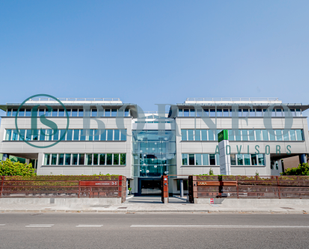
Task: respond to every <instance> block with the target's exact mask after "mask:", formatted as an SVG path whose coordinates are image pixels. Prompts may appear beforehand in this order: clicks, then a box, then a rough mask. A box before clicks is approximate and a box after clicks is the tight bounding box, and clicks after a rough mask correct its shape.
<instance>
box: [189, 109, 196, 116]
mask: <svg viewBox="0 0 309 249" xmlns="http://www.w3.org/2000/svg"><path fill="white" fill-rule="evenodd" d="M190 117H195V110H194V109H190Z"/></svg>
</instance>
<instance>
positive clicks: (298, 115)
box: [296, 109, 301, 117]
mask: <svg viewBox="0 0 309 249" xmlns="http://www.w3.org/2000/svg"><path fill="white" fill-rule="evenodd" d="M300 116H301V111H300V109H296V117H300Z"/></svg>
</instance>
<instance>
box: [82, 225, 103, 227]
mask: <svg viewBox="0 0 309 249" xmlns="http://www.w3.org/2000/svg"><path fill="white" fill-rule="evenodd" d="M76 227H103V225H78V226H76Z"/></svg>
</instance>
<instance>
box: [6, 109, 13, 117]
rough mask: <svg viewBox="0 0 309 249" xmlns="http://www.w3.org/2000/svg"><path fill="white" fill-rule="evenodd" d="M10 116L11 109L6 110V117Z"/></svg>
mask: <svg viewBox="0 0 309 249" xmlns="http://www.w3.org/2000/svg"><path fill="white" fill-rule="evenodd" d="M11 115H12V111H11V109H8V111H7V116H8V117H10V116H11Z"/></svg>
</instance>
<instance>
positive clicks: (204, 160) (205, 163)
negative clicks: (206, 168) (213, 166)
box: [203, 154, 209, 165]
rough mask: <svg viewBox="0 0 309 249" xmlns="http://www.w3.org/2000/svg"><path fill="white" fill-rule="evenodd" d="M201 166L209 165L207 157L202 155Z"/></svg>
mask: <svg viewBox="0 0 309 249" xmlns="http://www.w3.org/2000/svg"><path fill="white" fill-rule="evenodd" d="M203 165H209V155H208V154H203Z"/></svg>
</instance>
